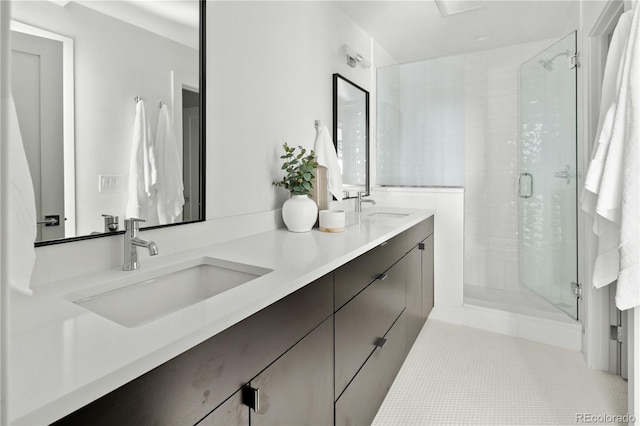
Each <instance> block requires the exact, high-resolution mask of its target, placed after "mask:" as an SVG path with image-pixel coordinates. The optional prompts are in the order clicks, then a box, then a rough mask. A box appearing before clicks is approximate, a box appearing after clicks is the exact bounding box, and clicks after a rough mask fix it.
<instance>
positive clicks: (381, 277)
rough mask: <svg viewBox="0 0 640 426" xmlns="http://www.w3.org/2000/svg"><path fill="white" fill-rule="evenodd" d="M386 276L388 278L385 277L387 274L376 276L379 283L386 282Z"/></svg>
mask: <svg viewBox="0 0 640 426" xmlns="http://www.w3.org/2000/svg"><path fill="white" fill-rule="evenodd" d="M388 276H389V275H387V274H380V275H378V279H379V280H380V281H384V280H386V279H387V277H388Z"/></svg>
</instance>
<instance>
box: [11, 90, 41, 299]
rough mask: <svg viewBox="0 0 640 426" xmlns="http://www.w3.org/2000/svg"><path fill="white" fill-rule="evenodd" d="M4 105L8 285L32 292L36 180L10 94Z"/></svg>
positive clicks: (35, 230) (25, 292)
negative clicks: (34, 190) (5, 113)
mask: <svg viewBox="0 0 640 426" xmlns="http://www.w3.org/2000/svg"><path fill="white" fill-rule="evenodd" d="M3 107H7V112H8V114H7V116H6V117H7V119H8V123H7V124H8V126H7V127H8V130H9V131H8V136H9V140H8V141H7V142H8V145H7V146H8V154H9V161H8V164H9V188H8V192H9V193H8V200H7V202H8V203H9V204H10V206H11V207H10V208H9V213H8V223H9V226H8V229H7V234H8V235H7V240H8V244H7V246H8V247H10V250H9V252H8V254H7V256H8V259H9V262H8V265H6V267H7V269H8V276H9V286H10V287H11V288H13V289H15V290H17V291H19V292H20V293H23V294H26V295H32V294H33V292H32V291H31V289H30V288H29V284H30V281H31V272H32V271H33V266H34V265H35V261H36V252H35V248H34V245H33V242H34V241H35V239H36V235H37V225H36V221H37V218H36V202H35V195H34V193H33V181H32V180H31V173H30V172H29V164H28V163H27V157H26V154H25V151H24V146H23V143H22V135H21V133H20V127H19V124H18V115H17V114H16V107H15V103H14V101H13V98H11V97H10V98H8V99H7V102H6V103H5V105H3Z"/></svg>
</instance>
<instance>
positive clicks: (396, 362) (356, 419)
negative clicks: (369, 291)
mask: <svg viewBox="0 0 640 426" xmlns="http://www.w3.org/2000/svg"><path fill="white" fill-rule="evenodd" d="M405 330H406V324H405V315H404V313H403V314H402V315H400V317H399V318H398V320H397V321H396V322H395V324H394V325H393V327H391V330H389V332H388V333H387V335H386V336H385V338H386V339H387V342H386V343H385V345H384V346H383V347H382V348H378V349H376V350H375V351H374V352H373V354H372V355H371V357H369V359H368V360H367V362H366V363H365V364H364V366H363V367H362V369H361V370H360V371H359V372H358V375H357V376H356V377H355V378H354V379H353V381H352V382H351V383H350V384H349V387H347V389H346V390H345V391H344V393H343V394H342V395H341V396H340V398H339V399H338V401H336V425H368V424H371V422H372V421H373V419H374V417H375V415H376V413H377V412H378V408H380V405H381V404H382V401H384V397H385V396H386V395H387V392H388V391H389V388H390V387H391V384H392V383H393V380H394V378H395V377H396V374H398V371H399V370H400V367H401V366H402V362H403V361H404V358H405V356H406V340H405V339H406V333H405Z"/></svg>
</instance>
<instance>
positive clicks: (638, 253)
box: [605, 7, 640, 310]
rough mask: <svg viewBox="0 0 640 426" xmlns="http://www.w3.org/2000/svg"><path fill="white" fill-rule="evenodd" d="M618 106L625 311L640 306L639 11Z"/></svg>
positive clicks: (621, 302)
mask: <svg viewBox="0 0 640 426" xmlns="http://www.w3.org/2000/svg"><path fill="white" fill-rule="evenodd" d="M618 105H619V106H618V109H620V110H622V111H621V114H620V115H619V116H618V115H617V116H616V118H618V117H620V120H619V122H616V123H615V124H614V126H615V125H618V126H620V127H621V128H622V129H623V131H622V132H620V133H618V134H615V136H618V137H619V138H621V139H622V145H623V158H624V161H623V164H622V166H623V167H622V203H621V204H622V205H621V217H620V276H619V277H618V288H617V292H616V305H617V306H618V308H619V309H622V310H624V309H630V308H634V307H636V306H640V265H639V262H640V234H639V232H638V222H639V221H640V202H639V195H638V191H639V190H640V185H639V179H640V177H639V174H640V164H639V161H640V155H639V150H640V147H638V144H640V7H636V8H635V10H634V13H633V22H632V24H631V35H630V36H629V41H628V44H627V49H626V56H625V62H624V69H623V78H622V85H621V87H620V96H619V98H618ZM622 112H624V115H622ZM611 143H614V140H612V142H611ZM605 171H606V170H605Z"/></svg>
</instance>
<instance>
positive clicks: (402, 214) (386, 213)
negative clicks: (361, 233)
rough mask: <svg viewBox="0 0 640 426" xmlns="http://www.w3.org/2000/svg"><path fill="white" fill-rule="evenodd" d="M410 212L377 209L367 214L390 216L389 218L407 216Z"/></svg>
mask: <svg viewBox="0 0 640 426" xmlns="http://www.w3.org/2000/svg"><path fill="white" fill-rule="evenodd" d="M409 214H410V213H394V212H381V211H375V212H373V213H369V214H368V215H367V216H373V217H376V216H377V217H389V218H401V217H406V216H409Z"/></svg>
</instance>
